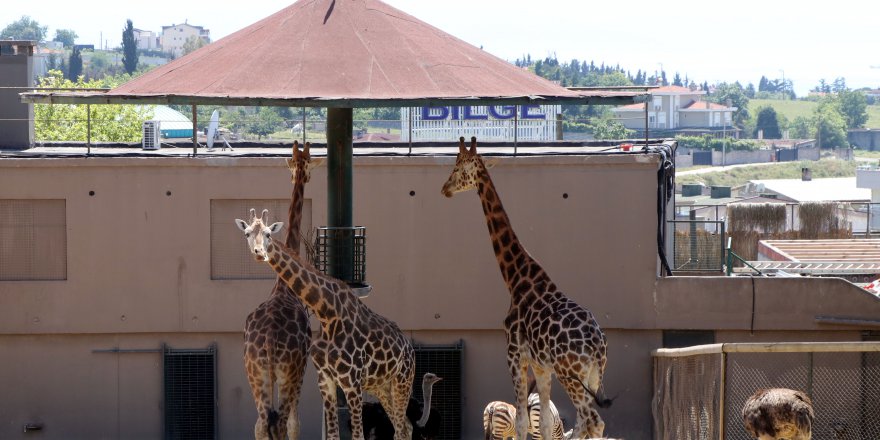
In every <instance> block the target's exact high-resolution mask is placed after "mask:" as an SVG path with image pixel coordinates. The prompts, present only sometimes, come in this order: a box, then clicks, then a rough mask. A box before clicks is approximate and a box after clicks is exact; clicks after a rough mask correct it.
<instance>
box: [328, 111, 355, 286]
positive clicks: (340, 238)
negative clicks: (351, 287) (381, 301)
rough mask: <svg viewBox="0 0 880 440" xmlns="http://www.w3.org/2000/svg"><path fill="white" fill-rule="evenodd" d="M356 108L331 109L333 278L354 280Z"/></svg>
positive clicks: (329, 155) (331, 270) (329, 192)
mask: <svg viewBox="0 0 880 440" xmlns="http://www.w3.org/2000/svg"><path fill="white" fill-rule="evenodd" d="M352 125H353V117H352V109H350V108H328V109H327V226H329V227H331V228H347V229H338V230H335V231H333V230H331V231H330V233H331V234H334V235H332V236H334V237H336V238H337V239H336V240H334V241H335V243H334V245H332V246H331V247H330V249H329V251H330V252H328V255H327V257H328V259H329V261H328V263H329V264H328V266H329V271H330V275H331V276H333V277H335V278H338V279H340V280H343V281H350V280H351V279H352V278H353V276H352V275H353V268H352V263H353V259H354V257H353V247H354V239H353V234H352V230H351V227H352V226H354V224H353V223H352V211H353V203H352V199H353V197H352V192H353V191H352V188H353V184H352V149H351V139H352Z"/></svg>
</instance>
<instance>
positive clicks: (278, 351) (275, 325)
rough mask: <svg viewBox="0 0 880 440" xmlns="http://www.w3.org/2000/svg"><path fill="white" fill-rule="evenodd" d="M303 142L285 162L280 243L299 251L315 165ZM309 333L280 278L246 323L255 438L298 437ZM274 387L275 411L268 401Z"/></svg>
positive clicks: (246, 361) (306, 318) (300, 308)
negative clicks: (289, 189) (286, 194)
mask: <svg viewBox="0 0 880 440" xmlns="http://www.w3.org/2000/svg"><path fill="white" fill-rule="evenodd" d="M309 147H310V144H309V143H308V142H306V144H305V147H304V148H303V150H302V152H300V150H299V144H298V142H296V141H294V142H293V153H292V156H291V158H289V159H287V167H288V168H289V169H290V173H291V178H290V180H291V182H292V183H293V193H292V194H291V197H290V209H289V211H288V228H287V234H286V235H285V238H284V242H285V244H286V245H287V247H288V248H290V249H291V250H293V251H294V252H299V246H300V237H301V236H300V225H301V224H302V207H303V192H304V188H305V184H306V183H308V181H309V177H310V175H311V173H310V169H311V168H312V167H313V166H314V164H313V163H312V161H311V155H310V154H309ZM310 340H311V329H310V328H309V316H308V313H307V311H306V308H305V306H303V304H302V302H301V301H300V300H299V298H298V297H296V296H295V295H293V294H291V293H290V289H289V288H288V287H287V285H286V284H284V282H283V281H281V279H280V278H279V279H277V280H276V281H275V286H274V287H273V288H272V293H271V294H270V295H269V298H268V299H267V300H266V301H264V302H263V303H262V304H260V305H259V306H257V308H256V310H254V311H253V312H251V313H250V314H249V315H248V316H247V319H246V320H245V325H244V366H245V371H246V372H247V377H248V383H249V384H250V386H251V392H252V393H253V396H254V403H255V404H256V406H257V422H256V424H255V425H254V438H255V439H257V440H263V439H275V440H283V439H286V438H287V436H288V435H290V438H291V439H296V438H299V414H298V408H297V407H298V405H299V397H300V391H301V390H302V383H303V376H304V375H305V371H306V359H307V358H308V355H307V353H308V350H309V344H310ZM276 384H277V385H278V406H277V410H276V409H275V406H274V405H273V403H272V401H273V400H274V399H273V396H274V385H276Z"/></svg>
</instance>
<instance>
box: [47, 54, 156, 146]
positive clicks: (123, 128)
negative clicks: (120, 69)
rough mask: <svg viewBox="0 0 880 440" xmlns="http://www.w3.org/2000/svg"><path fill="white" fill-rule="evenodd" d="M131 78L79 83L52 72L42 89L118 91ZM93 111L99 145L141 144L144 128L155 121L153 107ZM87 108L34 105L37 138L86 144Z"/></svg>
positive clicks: (93, 134) (97, 107) (104, 107)
mask: <svg viewBox="0 0 880 440" xmlns="http://www.w3.org/2000/svg"><path fill="white" fill-rule="evenodd" d="M128 79H129V78H128V76H127V75H120V76H115V77H106V78H103V79H101V80H92V81H88V82H86V81H83V80H82V78H80V79H78V80H77V81H76V82H74V81H70V80H67V79H64V75H63V74H62V73H61V71H58V70H50V71H49V73H48V74H47V75H46V76H44V77H42V78H41V79H40V83H39V86H40V87H57V88H65V89H68V88H69V89H77V88H86V87H88V88H93V87H115V86H117V85H119V84H122V83H123V82H125V81H127V80H128ZM90 107H91V120H92V126H91V138H92V141H99V142H137V141H140V139H141V136H142V134H141V124H142V123H143V122H144V121H145V120H148V119H150V118H152V117H153V109H152V107H151V106H136V105H93V106H90ZM86 110H87V106H85V105H67V104H34V136H35V137H36V138H37V139H39V140H45V141H85V140H86V139H87V130H88V116H89V115H88V114H87V113H86Z"/></svg>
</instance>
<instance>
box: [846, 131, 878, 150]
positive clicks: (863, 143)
mask: <svg viewBox="0 0 880 440" xmlns="http://www.w3.org/2000/svg"><path fill="white" fill-rule="evenodd" d="M846 140H847V141H848V142H849V143H850V144H851V145H853V146H854V147H858V148H859V149H862V150H869V151H874V150H877V149H880V130H872V129H870V128H868V129H859V130H849V131H847V133H846Z"/></svg>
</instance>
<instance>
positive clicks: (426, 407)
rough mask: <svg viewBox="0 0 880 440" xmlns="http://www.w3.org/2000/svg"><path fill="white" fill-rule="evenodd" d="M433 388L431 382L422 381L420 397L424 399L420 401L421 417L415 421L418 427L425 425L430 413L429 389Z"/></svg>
mask: <svg viewBox="0 0 880 440" xmlns="http://www.w3.org/2000/svg"><path fill="white" fill-rule="evenodd" d="M433 388H434V384H433V383H425V382H422V398H424V399H425V401H424V402H423V403H422V418H420V419H419V420H418V421H417V422H416V425H419V428H424V427H425V424H426V423H428V416H430V415H431V391H432V389H433Z"/></svg>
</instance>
